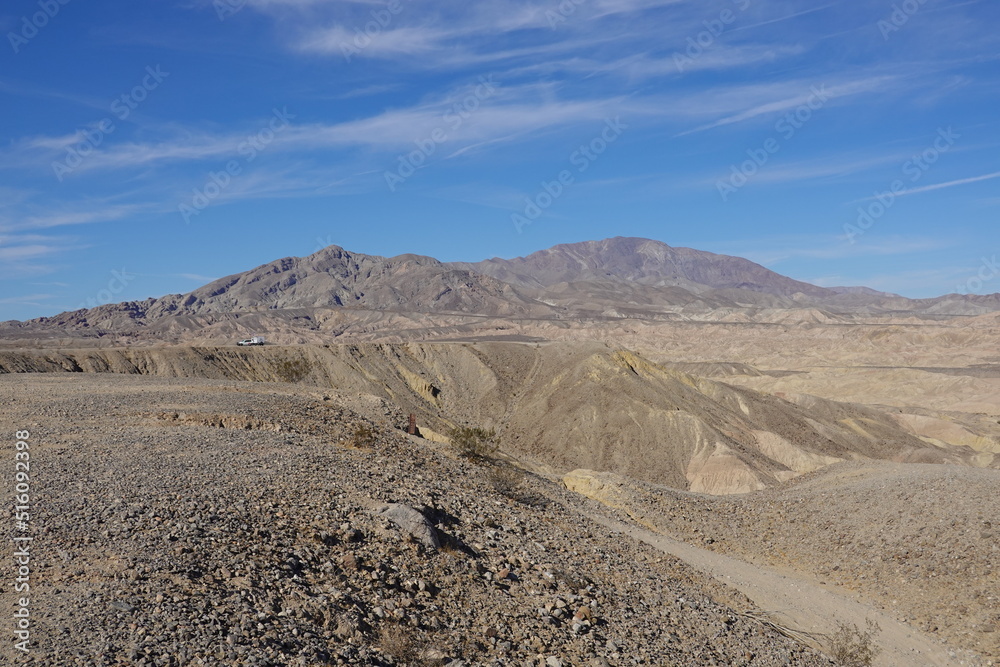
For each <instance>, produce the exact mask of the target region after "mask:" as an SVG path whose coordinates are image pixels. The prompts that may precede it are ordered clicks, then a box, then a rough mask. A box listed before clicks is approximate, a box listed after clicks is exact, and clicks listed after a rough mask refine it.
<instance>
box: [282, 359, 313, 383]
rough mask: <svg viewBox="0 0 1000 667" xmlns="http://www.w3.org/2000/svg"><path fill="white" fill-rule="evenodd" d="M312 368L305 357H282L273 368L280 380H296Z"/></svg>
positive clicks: (307, 373)
mask: <svg viewBox="0 0 1000 667" xmlns="http://www.w3.org/2000/svg"><path fill="white" fill-rule="evenodd" d="M311 370H312V368H311V366H310V364H309V362H307V361H306V360H305V359H284V360H282V361H279V362H278V363H277V364H276V365H275V368H274V374H275V375H277V376H278V379H280V380H281V381H282V382H298V381H299V380H301V379H302V378H304V377H305V376H307V375H309V371H311Z"/></svg>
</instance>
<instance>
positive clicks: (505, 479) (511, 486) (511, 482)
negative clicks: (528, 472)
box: [486, 461, 525, 500]
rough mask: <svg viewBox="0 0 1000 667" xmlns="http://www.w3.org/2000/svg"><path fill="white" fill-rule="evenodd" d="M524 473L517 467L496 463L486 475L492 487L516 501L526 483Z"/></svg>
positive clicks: (500, 462) (502, 462)
mask: <svg viewBox="0 0 1000 667" xmlns="http://www.w3.org/2000/svg"><path fill="white" fill-rule="evenodd" d="M524 477H525V474H524V471H523V470H521V469H520V468H518V467H517V466H514V465H511V464H509V463H507V462H504V461H494V462H493V465H491V466H490V468H489V470H488V471H487V473H486V478H487V479H488V480H489V482H490V486H492V487H493V489H494V490H495V491H496V492H497V493H500V494H503V495H505V496H507V497H508V498H514V499H515V500H516V499H517V498H518V496H519V492H520V488H521V485H522V484H523V483H524Z"/></svg>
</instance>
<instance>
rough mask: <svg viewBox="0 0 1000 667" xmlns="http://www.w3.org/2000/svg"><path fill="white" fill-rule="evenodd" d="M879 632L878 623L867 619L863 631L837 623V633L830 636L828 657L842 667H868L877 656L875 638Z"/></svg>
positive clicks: (877, 648) (877, 649) (854, 626)
mask: <svg viewBox="0 0 1000 667" xmlns="http://www.w3.org/2000/svg"><path fill="white" fill-rule="evenodd" d="M880 631H881V628H880V627H879V625H878V623H876V622H875V621H873V620H871V619H867V622H866V624H865V629H864V630H860V629H859V628H858V626H856V625H853V624H850V625H849V624H847V623H845V622H843V621H838V622H837V631H836V632H835V633H833V634H832V635H830V657H832V658H833V659H834V660H835V661H836V662H837V664H838V665H842V666H843V667H870V666H871V665H872V664H874V662H875V657H876V656H877V655H878V654H879V651H880V650H881V649H879V647H878V646H876V645H875V636H876V635H878V633H879V632H880Z"/></svg>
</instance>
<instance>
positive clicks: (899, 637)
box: [591, 515, 976, 667]
mask: <svg viewBox="0 0 1000 667" xmlns="http://www.w3.org/2000/svg"><path fill="white" fill-rule="evenodd" d="M591 518H592V519H593V520H594V521H596V522H598V523H600V524H602V525H604V526H606V527H608V528H610V529H611V530H614V531H616V532H619V533H623V534H625V535H628V536H630V537H632V538H634V539H636V540H639V541H642V542H645V543H646V544H649V545H650V546H652V547H655V548H656V549H659V550H660V551H663V552H664V553H668V554H671V555H673V556H676V557H677V558H680V559H681V560H683V561H685V562H686V563H688V564H689V565H691V566H692V567H694V568H696V569H698V570H700V571H702V572H705V573H706V574H710V575H712V576H713V577H715V578H716V579H718V580H720V581H721V582H722V583H724V584H726V585H729V586H732V587H733V588H735V589H737V590H738V591H740V592H741V593H743V594H744V595H746V596H747V597H749V598H750V599H751V600H753V601H754V603H755V604H756V605H757V606H758V607H759V608H760V609H761V610H763V611H766V612H768V613H769V614H770V615H771V616H772V618H773V619H774V620H775V621H776V622H778V623H780V624H781V625H785V626H787V627H789V628H793V629H795V630H800V631H805V632H808V633H816V634H819V633H831V632H834V631H836V622H837V621H838V620H840V621H844V622H846V623H848V624H854V625H857V626H858V627H859V628H864V626H865V620H866V619H871V620H873V621H875V622H876V623H878V624H879V626H880V627H881V629H882V631H881V632H880V633H879V634H878V636H877V637H876V642H877V643H878V645H879V646H881V648H882V651H881V653H880V654H879V656H878V658H877V659H876V664H877V665H880V666H884V667H912V666H913V665H921V666H926V667H938V666H941V667H943V666H946V665H971V664H976V663H973V662H968V661H965V660H959V659H957V658H955V657H953V656H952V654H951V652H950V651H949V650H948V649H947V648H946V647H944V646H942V645H941V644H939V643H937V642H935V641H933V640H932V639H930V638H928V637H927V636H926V635H924V634H923V633H921V632H920V631H918V630H916V629H915V628H912V627H910V626H908V625H906V624H904V623H900V622H899V621H897V620H895V619H893V618H892V617H890V616H887V615H886V614H884V613H882V612H880V611H878V610H877V609H874V608H872V607H870V606H868V605H865V604H862V603H860V602H857V601H855V600H852V599H850V598H847V597H845V596H843V595H840V594H838V593H835V592H832V591H830V590H828V589H826V588H823V587H821V586H819V585H817V584H815V583H813V582H811V581H808V580H806V579H804V578H801V577H798V576H795V575H790V574H787V573H779V572H777V571H775V570H772V569H770V568H766V567H762V566H759V565H751V564H749V563H745V562H743V561H741V560H738V559H735V558H731V557H729V556H725V555H722V554H717V553H714V552H711V551H706V550H705V549H700V548H698V547H695V546H692V545H690V544H686V543H684V542H679V541H677V540H673V539H671V538H669V537H666V536H663V535H660V534H658V533H655V532H653V531H650V530H646V529H643V528H639V527H637V526H633V525H629V524H626V523H623V522H621V521H617V520H615V519H611V518H608V517H605V516H597V515H592V516H591Z"/></svg>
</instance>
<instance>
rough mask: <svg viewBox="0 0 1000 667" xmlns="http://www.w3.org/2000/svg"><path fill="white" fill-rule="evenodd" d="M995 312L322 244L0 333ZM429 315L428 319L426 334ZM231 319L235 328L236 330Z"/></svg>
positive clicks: (546, 254) (650, 270)
mask: <svg viewBox="0 0 1000 667" xmlns="http://www.w3.org/2000/svg"><path fill="white" fill-rule="evenodd" d="M996 311H1000V294H993V295H976V296H969V295H966V296H960V295H949V296H945V297H938V298H936V299H920V300H912V299H906V298H904V297H901V296H898V295H894V294H888V293H885V292H878V291H876V290H872V289H868V288H864V287H836V288H825V287H819V286H816V285H812V284H809V283H805V282H802V281H798V280H794V279H792V278H789V277H787V276H783V275H781V274H779V273H776V272H774V271H771V270H770V269H767V268H765V267H763V266H761V265H759V264H755V263H754V262H751V261H750V260H747V259H743V258H741V257H732V256H728V255H718V254H715V253H710V252H704V251H700V250H694V249H692V248H676V247H673V246H669V245H667V244H666V243H663V242H661V241H654V240H650V239H642V238H631V237H615V238H611V239H604V240H601V241H584V242H581V243H570V244H561V245H557V246H554V247H552V248H549V249H546V250H540V251H538V252H535V253H532V254H530V255H527V256H526V257H516V258H513V259H500V258H493V259H487V260H483V261H480V262H450V263H445V262H441V261H439V260H437V259H434V258H433V257H427V256H422V255H414V254H404V255H398V256H396V257H380V256H377V255H366V254H362V253H354V252H350V251H348V250H345V249H344V248H341V247H339V246H329V247H327V248H324V249H322V250H320V251H318V252H316V253H314V254H312V255H309V256H307V257H286V258H283V259H278V260H275V261H273V262H269V263H267V264H264V265H262V266H258V267H256V268H254V269H251V270H249V271H245V272H243V273H237V274H234V275H231V276H227V277H225V278H220V279H219V280H215V281H213V282H211V283H209V284H207V285H204V286H203V287H200V288H198V289H196V290H193V291H191V292H188V293H187V294H171V295H167V296H164V297H160V298H151V299H146V300H144V301H129V302H124V303H119V304H108V305H104V306H99V307H97V308H92V309H85V310H77V311H72V312H67V313H62V314H59V315H56V316H53V317H43V318H39V319H36V320H31V321H29V322H8V323H4V324H3V325H2V326H0V338H4V339H16V338H20V337H23V336H24V335H28V336H29V337H31V336H33V335H35V334H37V333H38V332H40V331H43V332H45V333H44V335H45V336H47V337H49V338H57V337H58V336H60V335H62V334H66V333H69V335H70V336H71V337H73V336H77V335H79V334H80V332H85V333H84V335H85V336H87V337H94V336H98V337H100V336H105V335H122V336H135V337H138V338H143V337H145V338H146V339H153V340H155V339H158V338H157V337H161V338H164V339H179V337H180V338H182V337H184V336H192V335H193V336H207V335H212V336H215V337H221V336H226V337H228V336H232V335H235V334H238V333H240V332H244V331H245V330H246V328H249V327H251V326H253V327H254V330H257V331H260V332H261V333H267V332H274V331H279V332H284V333H287V334H288V336H287V337H286V339H287V340H302V339H303V338H302V336H301V333H302V332H304V331H309V332H311V333H310V334H309V337H307V338H308V339H309V340H316V336H319V335H321V334H320V332H322V331H323V330H324V327H325V326H334V325H330V324H329V322H331V321H332V320H336V321H337V323H336V327H335V329H336V331H338V332H340V333H338V334H336V335H341V334H343V333H347V332H355V333H356V329H357V327H360V328H361V329H362V330H363V332H364V333H365V335H368V336H377V335H378V332H380V331H384V330H385V329H384V328H383V327H385V326H387V325H386V324H385V322H386V321H387V320H392V324H391V326H392V327H400V326H403V327H404V330H403V331H404V332H403V333H398V334H393V335H394V336H396V337H397V338H405V337H407V336H413V335H419V332H420V331H421V330H425V328H426V327H428V326H432V328H434V329H435V330H437V331H439V332H440V331H444V329H442V328H441V327H445V328H447V327H454V326H457V324H456V323H464V324H462V326H466V327H467V326H469V323H470V322H485V321H486V320H488V319H491V318H492V319H493V320H498V319H506V320H508V321H559V320H569V321H580V322H584V321H595V320H602V321H606V320H616V319H628V318H637V319H647V320H673V321H676V320H695V321H732V322H754V321H760V322H773V323H777V322H781V323H795V322H801V323H808V322H833V321H850V320H851V318H855V317H867V316H876V317H877V316H893V317H896V316H900V315H902V316H915V317H923V318H933V319H942V318H948V317H956V316H974V315H983V314H986V313H991V312H996ZM348 312H350V313H359V312H367V313H369V314H370V315H368V316H366V318H367V319H366V320H365V323H364V324H359V322H360V320H359V318H358V317H357V316H355V317H354V319H353V321H352V322H346V323H345V322H344V321H343V314H344V313H348ZM338 313H339V314H338ZM251 315H252V316H253V318H251V319H248V317H249V316H251ZM428 317H432V318H436V319H435V320H434V323H433V325H430V324H428V322H429V320H427V319H426V318H428ZM240 318H242V323H236V320H239V319H240ZM380 318H381V321H380ZM400 318H403V320H406V319H407V318H409V320H412V321H411V322H410V323H409V324H407V323H405V322H402V320H400ZM421 318H423V320H421ZM442 318H444V319H442ZM449 318H450V319H449ZM469 318H474V319H472V320H470V319H469ZM220 323H226V324H224V325H223V324H220ZM251 323H252V324H251ZM213 326H218V329H217V330H213V329H212V327H213ZM352 326H354V327H355V329H352V328H351V327H352ZM497 326H499V327H500V328H501V329H502V328H504V327H507V326H508V325H507V324H504V323H498V324H497ZM393 330H394V331H398V329H396V328H394V329H393ZM212 331H214V332H215V333H211V334H210V333H209V332H212ZM71 332H72V333H71ZM295 332H298V333H295ZM438 335H440V334H438Z"/></svg>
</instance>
